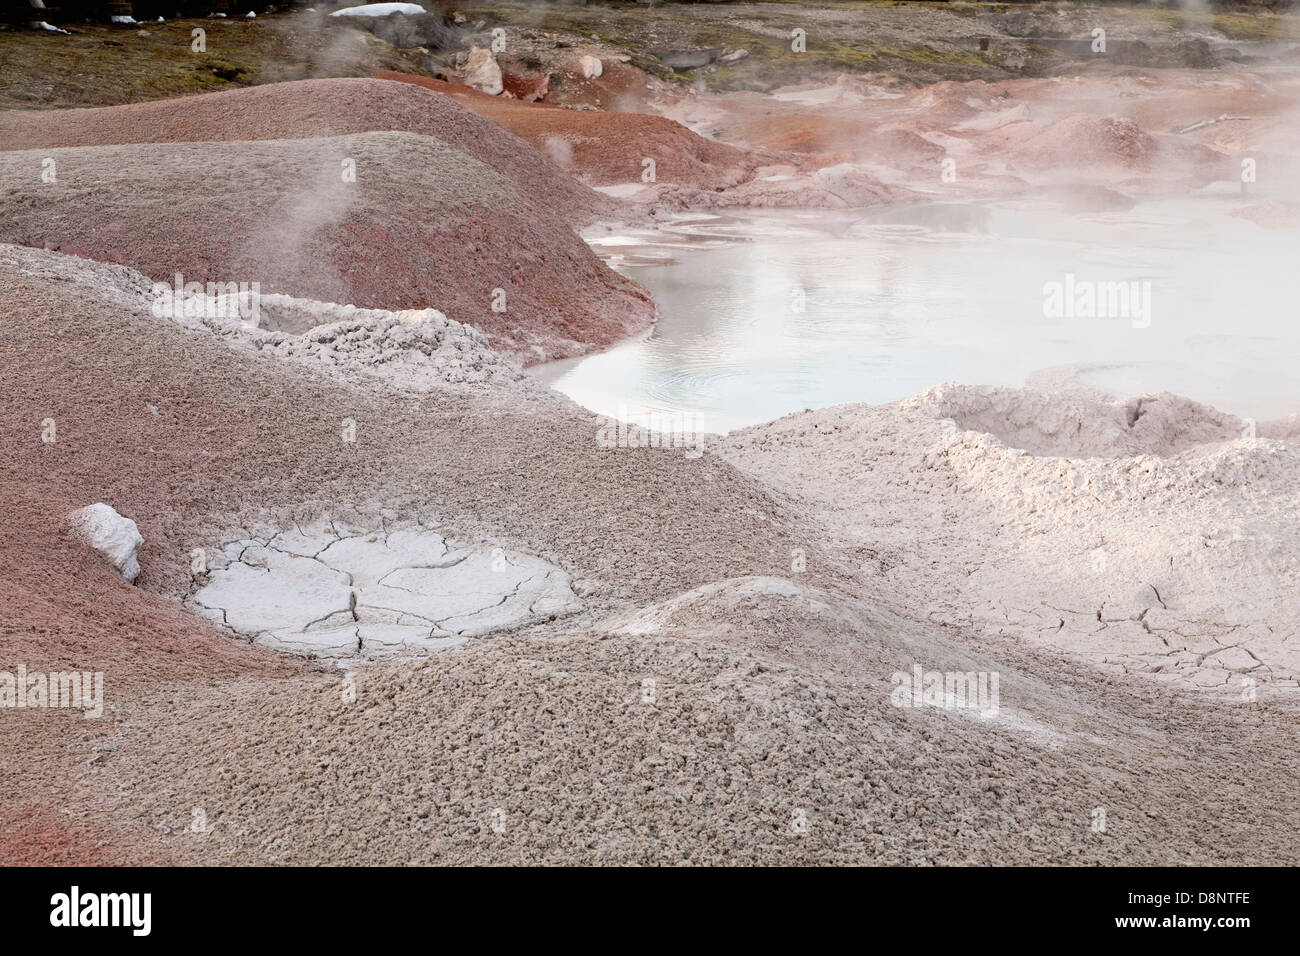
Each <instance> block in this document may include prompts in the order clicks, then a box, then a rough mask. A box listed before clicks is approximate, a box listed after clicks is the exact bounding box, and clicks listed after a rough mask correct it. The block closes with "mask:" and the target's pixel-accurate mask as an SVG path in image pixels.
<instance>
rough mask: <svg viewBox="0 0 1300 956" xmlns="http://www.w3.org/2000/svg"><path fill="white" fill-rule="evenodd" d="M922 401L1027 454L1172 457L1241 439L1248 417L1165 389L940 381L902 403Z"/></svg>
mask: <svg viewBox="0 0 1300 956" xmlns="http://www.w3.org/2000/svg"><path fill="white" fill-rule="evenodd" d="M909 406H914V407H923V408H927V409H928V410H930V411H932V412H933V413H934V414H935V415H936V416H937V417H940V418H948V419H952V421H953V422H954V424H955V425H956V426H957V427H958V428H959V429H964V430H969V431H976V432H984V433H987V434H989V435H992V436H993V437H994V438H996V439H998V441H1000V442H1002V443H1003V444H1005V445H1007V446H1008V447H1010V448H1018V449H1023V450H1024V451H1027V452H1028V453H1029V454H1031V455H1043V456H1051V457H1062V458H1124V457H1130V456H1136V455H1154V456H1157V457H1161V458H1167V457H1172V456H1174V455H1177V454H1180V453H1181V452H1184V451H1187V450H1188V449H1191V448H1195V447H1197V446H1200V445H1209V444H1213V443H1216V442H1225V441H1234V440H1236V439H1238V438H1241V437H1242V435H1243V428H1244V427H1245V423H1244V422H1243V421H1242V420H1241V419H1239V418H1237V417H1236V416H1235V415H1228V414H1225V413H1224V412H1220V411H1219V410H1217V409H1214V408H1210V407H1209V406H1207V405H1201V404H1200V403H1198V402H1193V401H1191V400H1190V399H1186V398H1183V397H1182V396H1179V395H1171V394H1169V393H1162V394H1152V395H1142V396H1139V397H1137V398H1132V399H1128V400H1126V401H1111V400H1108V399H1106V398H1105V397H1104V396H1102V395H1099V394H1095V393H1090V392H1084V391H1079V392H1076V393H1074V394H1071V395H1068V396H1061V395H1051V394H1047V393H1043V392H1037V391H1033V390H1030V389H1021V388H980V387H974V386H938V387H936V388H933V389H929V390H928V391H925V392H922V393H921V394H920V395H918V396H916V398H915V399H912V400H909V401H908V402H905V403H904V407H909Z"/></svg>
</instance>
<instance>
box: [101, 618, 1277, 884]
mask: <svg viewBox="0 0 1300 956" xmlns="http://www.w3.org/2000/svg"><path fill="white" fill-rule="evenodd" d="M348 680H349V679H348V678H342V677H340V678H335V679H332V680H330V679H320V680H316V681H312V682H307V681H300V682H282V683H281V684H280V686H279V687H277V689H276V692H275V693H274V694H273V695H268V694H267V693H266V692H265V691H264V690H259V689H258V688H253V687H241V686H226V687H223V688H221V697H222V699H223V700H224V701H225V706H223V707H220V708H218V707H215V706H213V704H212V702H211V701H210V700H209V699H208V697H207V695H202V694H201V695H198V696H196V697H194V698H190V699H185V698H179V699H178V698H173V699H171V700H166V701H164V700H158V701H156V702H155V703H154V706H155V707H156V708H157V709H159V710H160V711H165V712H166V714H167V717H168V719H167V720H166V721H160V722H158V723H157V724H155V725H152V726H150V727H148V728H143V727H140V728H136V729H135V730H134V732H133V734H132V738H131V739H132V746H131V747H130V748H129V749H128V750H124V751H123V752H121V753H119V754H117V755H116V759H115V760H114V761H113V763H112V764H111V765H109V766H108V767H106V768H105V770H104V772H103V773H102V774H101V775H100V776H99V777H98V778H95V779H92V780H88V781H87V784H89V786H83V788H81V793H80V794H79V796H80V797H81V798H82V799H94V800H96V801H97V802H100V803H101V805H102V806H103V807H104V808H105V809H106V810H107V811H108V812H109V814H111V815H116V814H120V813H125V812H127V811H128V808H129V812H130V813H131V814H132V815H133V816H135V817H136V818H141V817H142V818H144V819H146V820H148V821H150V822H151V823H153V824H156V825H157V826H158V827H159V828H160V829H161V828H167V829H170V830H172V831H174V832H178V831H180V830H182V829H183V828H184V826H185V825H186V824H188V823H189V822H190V820H191V808H192V806H193V804H194V802H195V801H194V799H193V798H192V795H194V794H202V795H203V801H204V806H205V810H206V815H207V817H208V820H209V822H210V823H211V825H212V828H211V830H210V832H209V833H208V834H207V835H206V836H205V837H204V838H203V839H191V840H184V841H179V840H172V841H170V842H169V843H165V844H164V845H167V846H173V847H179V848H180V852H182V853H184V854H186V857H187V859H188V860H189V861H190V862H200V861H203V860H209V861H220V860H230V859H240V860H242V861H243V862H245V863H299V864H327V863H337V862H339V861H340V860H346V861H348V862H349V863H353V864H371V863H387V864H392V863H394V862H396V861H402V862H409V863H444V864H446V863H470V862H477V863H486V862H493V863H507V862H514V863H522V862H532V863H551V864H559V863H571V862H579V861H585V862H590V863H606V864H614V863H622V864H629V863H643V864H650V863H681V862H689V863H723V862H729V863H738V862H753V863H757V862H804V863H812V862H820V863H826V862H832V861H833V862H840V863H850V862H858V863H865V862H874V863H915V864H922V863H991V862H995V861H996V862H1011V861H1015V862H1031V861H1033V862H1039V863H1045V862H1060V863H1063V862H1097V863H1100V862H1118V861H1127V862H1145V863H1154V862H1173V861H1180V860H1182V861H1185V860H1193V859H1194V860H1198V861H1200V860H1206V859H1230V858H1232V857H1233V856H1234V855H1236V854H1241V855H1243V856H1246V857H1247V858H1249V855H1250V854H1251V853H1259V852H1265V851H1263V850H1262V847H1263V846H1264V845H1265V843H1266V841H1268V840H1270V839H1271V840H1273V841H1274V842H1273V844H1272V845H1271V846H1270V848H1269V850H1268V851H1266V852H1268V853H1269V854H1270V855H1269V856H1267V857H1266V858H1268V859H1280V858H1285V859H1288V860H1289V859H1292V858H1293V857H1294V852H1293V850H1287V851H1286V852H1284V853H1282V856H1281V857H1277V856H1276V855H1275V854H1277V853H1278V852H1279V851H1278V847H1291V846H1292V845H1291V844H1289V843H1287V842H1286V841H1285V840H1278V837H1277V834H1278V833H1279V832H1280V831H1282V830H1284V829H1285V827H1284V825H1283V823H1282V821H1280V820H1278V819H1274V818H1272V817H1271V816H1270V817H1268V818H1265V819H1253V820H1252V821H1251V831H1250V832H1249V833H1248V834H1243V835H1242V839H1240V840H1237V839H1234V840H1224V839H1215V837H1214V834H1213V830H1210V831H1207V829H1206V826H1207V822H1208V821H1209V820H1212V819H1216V817H1215V815H1214V813H1215V807H1213V806H1212V804H1213V803H1214V801H1215V797H1214V787H1216V786H1219V787H1221V786H1222V785H1223V778H1228V779H1231V778H1230V777H1229V773H1230V772H1231V770H1237V769H1238V768H1237V767H1232V768H1231V770H1229V769H1227V768H1225V769H1221V770H1219V772H1218V774H1215V773H1213V772H1209V773H1207V772H1206V769H1205V768H1206V765H1207V763H1209V760H1210V759H1213V760H1215V761H1216V762H1218V764H1221V762H1222V761H1223V757H1224V755H1225V751H1226V749H1227V748H1226V747H1224V745H1223V744H1221V743H1219V742H1218V741H1216V740H1215V739H1214V737H1213V732H1212V731H1211V733H1210V734H1206V735H1202V736H1198V740H1200V741H1201V745H1200V749H1201V751H1202V756H1201V757H1200V759H1197V760H1191V759H1189V757H1188V754H1187V752H1186V750H1185V748H1184V747H1182V746H1179V745H1176V744H1173V743H1172V742H1171V741H1170V739H1169V737H1167V736H1165V735H1159V736H1157V735H1155V734H1152V737H1153V739H1154V742H1148V743H1147V744H1146V746H1140V745H1139V746H1134V745H1133V744H1132V743H1131V742H1130V741H1128V740H1124V739H1122V738H1121V739H1116V737H1114V736H1112V733H1123V734H1125V735H1126V736H1127V735H1129V734H1132V735H1133V736H1135V737H1136V736H1138V735H1137V734H1133V730H1132V727H1133V723H1134V721H1133V718H1132V717H1130V718H1129V719H1128V720H1126V721H1113V720H1112V721H1104V722H1094V723H1093V726H1092V728H1091V730H1092V732H1093V734H1094V740H1096V741H1097V742H1091V741H1089V740H1086V739H1083V738H1082V737H1081V736H1080V737H1077V738H1073V739H1071V741H1070V743H1069V745H1068V746H1066V747H1062V746H1061V741H1060V740H1057V739H1055V738H1046V737H1036V736H1035V735H1034V734H1033V733H1026V732H1025V731H1024V730H1022V729H1019V728H1012V727H1007V726H1005V725H1003V724H1000V723H998V722H996V721H982V720H980V719H978V718H970V717H967V716H963V715H960V714H956V713H952V712H946V711H943V710H941V709H938V708H933V707H900V706H893V705H891V703H890V698H889V694H888V693H884V692H882V688H881V687H880V686H878V685H875V684H873V685H871V686H860V685H856V684H854V683H852V682H849V681H846V680H842V679H840V680H835V679H825V678H820V677H814V676H810V675H808V674H806V673H804V672H802V671H800V670H798V669H796V668H793V667H790V666H788V665H784V664H780V663H775V662H772V661H770V660H765V659H763V658H761V657H757V656H755V655H752V654H749V653H746V652H744V651H741V650H738V649H735V648H727V647H721V646H718V645H712V644H707V643H701V642H697V641H690V640H677V639H672V638H650V637H605V638H592V637H589V636H581V635H579V636H568V637H560V638H551V639H540V640H538V639H534V640H499V641H491V642H486V643H483V644H479V645H477V646H473V647H469V648H466V649H465V650H462V651H455V652H451V653H448V654H442V655H438V656H436V657H433V658H430V659H428V660H426V661H424V662H421V663H419V664H416V665H408V666H404V667H397V666H392V665H380V666H377V667H373V668H369V669H366V670H362V671H359V672H357V673H356V674H355V675H353V676H352V678H350V681H351V686H353V687H355V693H354V695H353V699H351V700H350V702H349V700H348V698H347V697H346V696H345V695H344V694H342V693H341V690H342V688H343V687H344V686H346V684H345V682H347V681H348ZM234 714H237V715H239V719H237V720H232V719H231V716H232V715H234ZM1182 719H1183V720H1184V721H1189V720H1196V721H1197V723H1198V725H1200V724H1207V723H1208V721H1206V720H1205V719H1204V718H1199V717H1198V716H1197V715H1193V714H1187V713H1186V712H1183V716H1182ZM1139 722H1140V723H1141V730H1142V731H1144V732H1147V733H1150V731H1151V730H1152V729H1153V728H1154V727H1155V724H1154V722H1152V723H1147V719H1144V718H1139ZM1210 755H1212V757H1211V756H1210ZM1257 755H1258V751H1256V756H1257ZM1244 756H1245V755H1244V754H1243V760H1242V762H1241V769H1242V770H1243V771H1244V772H1246V773H1247V774H1248V779H1250V780H1251V781H1252V783H1253V784H1255V785H1259V784H1261V783H1263V782H1264V780H1263V778H1264V777H1265V776H1266V775H1268V774H1272V775H1273V776H1274V777H1278V776H1280V775H1279V774H1278V772H1277V770H1276V767H1275V766H1273V765H1271V764H1270V762H1269V761H1264V764H1266V765H1267V766H1262V767H1261V766H1255V767H1254V769H1253V770H1250V769H1248V768H1249V767H1250V764H1249V762H1248V761H1246V760H1245V759H1244ZM1102 760H1104V761H1105V768H1106V769H1105V770H1104V771H1102V772H1098V771H1097V769H1095V768H1096V765H1097V762H1098V761H1102ZM1286 762H1287V763H1288V764H1290V763H1293V762H1294V761H1293V760H1292V759H1290V758H1288V759H1287V761H1286ZM1153 769H1158V771H1159V772H1152V771H1153ZM304 776H305V777H307V778H309V780H310V787H311V791H310V792H311V794H312V797H311V799H310V800H303V799H294V798H293V795H295V794H300V793H302V787H303V786H304ZM1198 778H1199V780H1200V782H1199V783H1198ZM146 782H147V784H148V785H146ZM1234 782H1235V783H1240V780H1236V781H1234ZM1269 789H1270V791H1271V792H1272V799H1274V800H1281V801H1282V804H1281V805H1282V806H1286V807H1289V806H1290V805H1292V804H1293V803H1294V798H1288V797H1287V796H1285V795H1284V794H1281V793H1278V792H1277V790H1278V789H1279V788H1276V787H1274V788H1269ZM1193 794H1194V795H1195V797H1196V799H1191V795H1193ZM1180 800H1181V801H1186V803H1185V806H1191V807H1194V808H1195V812H1193V813H1187V812H1183V813H1168V814H1164V813H1162V814H1153V813H1152V812H1151V808H1152V807H1153V806H1161V807H1163V806H1167V805H1171V804H1176V803H1177V802H1179V801H1180ZM1203 801H1208V802H1209V803H1210V804H1211V805H1206V803H1204V802H1203ZM1096 806H1105V807H1106V808H1107V813H1108V818H1109V820H1110V821H1112V822H1111V826H1110V828H1109V830H1108V833H1107V835H1106V839H1104V840H1099V839H1097V836H1096V834H1094V833H1093V832H1092V831H1091V827H1090V815H1089V814H1090V808H1092V807H1096ZM900 808H904V809H900ZM1228 818H1229V819H1235V817H1234V816H1233V815H1231V814H1229V815H1228ZM977 834H978V838H976V835H977ZM160 842H161V841H160Z"/></svg>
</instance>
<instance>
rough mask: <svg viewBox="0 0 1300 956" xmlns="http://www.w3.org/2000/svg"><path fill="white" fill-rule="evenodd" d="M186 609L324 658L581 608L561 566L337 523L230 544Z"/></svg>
mask: <svg viewBox="0 0 1300 956" xmlns="http://www.w3.org/2000/svg"><path fill="white" fill-rule="evenodd" d="M186 604H187V605H188V606H189V607H190V608H191V609H192V610H194V611H195V612H196V613H198V614H200V615H202V616H204V617H208V618H210V619H212V620H215V621H218V622H219V623H221V624H223V625H224V626H225V627H227V628H229V629H230V630H232V631H235V632H236V633H238V634H241V635H243V636H245V637H248V638H250V639H252V640H253V641H254V642H256V643H258V644H263V645H265V646H267V647H272V648H275V649H277V650H282V651H288V652H290V653H295V654H308V655H313V656H318V657H357V656H360V657H385V656H393V655H409V654H422V653H428V652H429V651H436V650H443V649H446V648H449V647H455V646H457V645H459V644H463V643H464V642H465V641H466V640H467V639H468V638H470V637H476V636H479V635H482V634H487V633H490V632H492V631H497V630H502V629H505V628H511V627H516V626H519V625H523V624H530V623H537V622H541V621H546V620H551V619H553V618H555V617H557V616H559V615H562V614H566V613H569V612H572V611H576V610H578V609H579V607H580V605H579V603H578V600H577V598H576V597H575V596H574V593H573V591H572V590H571V589H570V587H569V578H568V575H567V574H565V573H564V572H563V571H562V570H560V569H559V568H557V567H555V566H554V565H551V564H547V563H546V562H545V561H542V560H540V559H539V558H534V557H530V556H529V555H525V554H520V553H518V552H514V551H507V550H504V549H501V548H493V549H490V550H489V549H485V548H452V547H451V546H449V545H448V543H447V541H446V540H445V539H444V538H443V537H442V535H440V534H438V533H437V532H436V531H433V530H430V529H428V528H422V527H418V526H417V527H409V528H405V529H401V530H393V531H376V532H371V533H364V532H360V533H359V532H356V531H354V530H353V529H349V528H344V527H340V526H337V525H335V524H332V523H321V524H318V525H315V526H312V527H306V528H294V529H292V530H289V531H284V532H281V533H278V534H273V535H271V536H269V537H257V536H254V535H251V534H250V535H247V536H241V537H238V538H237V539H235V540H231V541H227V542H226V543H225V544H223V546H222V548H221V551H220V552H219V553H218V554H217V555H216V556H215V558H214V559H211V565H210V567H209V573H208V576H207V583H206V584H205V585H204V586H203V587H201V588H200V589H199V590H198V591H196V592H195V593H194V594H193V595H191V596H190V597H189V599H188V600H187V601H186Z"/></svg>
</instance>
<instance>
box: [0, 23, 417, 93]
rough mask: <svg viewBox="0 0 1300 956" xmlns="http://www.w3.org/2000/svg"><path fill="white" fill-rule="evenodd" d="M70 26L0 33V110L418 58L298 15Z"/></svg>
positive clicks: (352, 71) (229, 85)
mask: <svg viewBox="0 0 1300 956" xmlns="http://www.w3.org/2000/svg"><path fill="white" fill-rule="evenodd" d="M71 29H72V31H73V32H72V33H71V34H70V35H67V36H64V35H61V34H56V33H36V32H32V31H27V30H8V31H3V32H0V64H3V68H2V69H0V108H23V107H40V108H46V107H58V106H112V105H116V104H119V103H136V102H140V101H143V100H152V99H161V98H163V97H168V96H187V95H190V94H195V93H210V92H215V91H218V90H227V89H233V88H235V87H239V86H250V85H253V84H257V83H272V82H276V81H279V80H295V79H306V78H311V77H323V76H368V75H370V74H371V73H372V72H374V71H375V70H377V69H400V70H406V71H408V72H420V73H422V72H425V71H424V70H423V69H422V66H423V63H422V62H421V60H422V58H420V57H419V56H418V55H414V54H409V53H403V52H401V51H397V50H394V49H393V48H392V47H390V46H389V45H388V44H387V43H384V42H383V41H382V40H379V39H377V38H376V37H374V36H372V35H370V34H369V33H365V32H364V31H361V30H358V29H356V28H355V27H352V26H351V25H347V24H338V23H337V22H336V23H324V22H323V18H319V19H318V18H311V17H303V16H301V15H294V16H267V17H259V18H258V19H257V20H255V21H246V20H243V19H239V20H235V19H231V20H207V19H204V20H170V21H168V22H166V23H147V24H140V25H139V26H132V27H110V26H106V25H104V26H100V25H91V24H81V25H75V26H72V27H71ZM196 29H199V30H203V31H204V34H205V35H204V38H203V39H204V46H205V47H206V49H205V50H203V51H196V50H195V49H194V42H195V36H194V34H193V31H194V30H196ZM142 34H147V35H142Z"/></svg>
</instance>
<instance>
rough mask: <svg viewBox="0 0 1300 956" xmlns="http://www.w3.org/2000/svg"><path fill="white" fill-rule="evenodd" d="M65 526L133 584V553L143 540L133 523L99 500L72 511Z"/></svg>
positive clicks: (135, 567) (136, 564)
mask: <svg viewBox="0 0 1300 956" xmlns="http://www.w3.org/2000/svg"><path fill="white" fill-rule="evenodd" d="M68 524H69V525H70V526H71V527H72V531H73V533H74V534H75V535H76V536H77V537H78V538H80V539H81V540H82V541H84V542H85V543H86V544H88V545H90V546H91V547H92V548H94V549H95V550H96V551H98V552H99V553H100V554H102V555H103V556H104V557H105V558H107V559H108V563H109V564H111V565H112V566H113V570H114V571H116V572H117V573H118V574H120V575H121V576H122V577H123V578H124V579H125V580H127V581H129V582H134V581H135V579H136V577H137V576H138V575H139V574H140V562H139V561H137V560H136V552H137V551H139V550H140V545H142V544H144V538H143V537H142V536H141V535H140V529H139V528H137V527H136V524H135V522H134V521H132V520H131V519H130V518H123V517H122V516H121V515H120V514H118V513H117V512H116V511H115V510H113V509H112V508H110V507H109V506H108V505H106V504H104V503H103V502H102V501H100V502H96V503H95V504H93V505H86V507H84V508H78V509H77V510H76V511H74V512H72V513H71V514H70V515H68Z"/></svg>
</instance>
